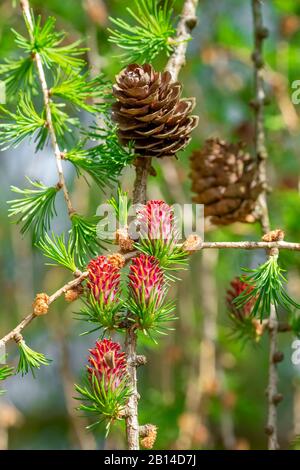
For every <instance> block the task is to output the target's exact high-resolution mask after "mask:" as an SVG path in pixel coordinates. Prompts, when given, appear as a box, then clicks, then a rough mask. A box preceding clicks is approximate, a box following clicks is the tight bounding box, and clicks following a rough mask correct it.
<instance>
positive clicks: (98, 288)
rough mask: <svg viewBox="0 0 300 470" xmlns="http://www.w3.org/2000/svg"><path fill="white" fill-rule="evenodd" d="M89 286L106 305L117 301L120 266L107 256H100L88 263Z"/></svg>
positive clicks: (97, 298) (95, 296)
mask: <svg viewBox="0 0 300 470" xmlns="http://www.w3.org/2000/svg"><path fill="white" fill-rule="evenodd" d="M88 271H89V282H88V288H89V289H90V291H91V292H92V294H93V296H94V298H95V299H96V300H98V301H100V302H103V304H104V305H108V304H110V303H113V302H116V301H117V300H118V294H119V293H120V272H119V268H118V267H117V266H115V265H114V264H112V263H111V262H110V261H109V260H108V259H107V258H106V257H105V256H98V257H97V258H95V259H93V260H92V261H91V262H90V263H89V265H88Z"/></svg>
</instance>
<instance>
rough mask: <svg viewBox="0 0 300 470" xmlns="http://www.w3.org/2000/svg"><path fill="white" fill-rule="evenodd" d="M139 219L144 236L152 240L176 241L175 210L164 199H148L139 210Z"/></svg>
mask: <svg viewBox="0 0 300 470" xmlns="http://www.w3.org/2000/svg"><path fill="white" fill-rule="evenodd" d="M137 220H138V222H139V224H140V233H141V236H142V237H147V238H149V239H150V240H164V241H171V240H174V242H175V241H176V232H175V227H174V212H173V209H172V207H171V206H169V205H168V204H167V203H165V202H164V201H161V200H151V201H148V202H147V203H146V204H145V205H144V206H143V207H142V208H141V209H140V210H139V211H138V215H137Z"/></svg>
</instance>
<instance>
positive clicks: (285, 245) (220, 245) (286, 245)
mask: <svg viewBox="0 0 300 470" xmlns="http://www.w3.org/2000/svg"><path fill="white" fill-rule="evenodd" d="M213 248H215V249H218V250H220V249H226V248H227V249H242V250H257V249H263V250H271V249H273V248H278V249H280V250H290V251H300V243H292V242H284V241H282V242H255V241H246V242H203V243H202V244H201V245H200V249H201V250H205V249H213Z"/></svg>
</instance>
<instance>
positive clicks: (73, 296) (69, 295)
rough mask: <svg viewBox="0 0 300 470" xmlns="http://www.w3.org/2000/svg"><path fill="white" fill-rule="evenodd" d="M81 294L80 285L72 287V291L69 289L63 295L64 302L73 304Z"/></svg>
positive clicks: (81, 288)
mask: <svg viewBox="0 0 300 470" xmlns="http://www.w3.org/2000/svg"><path fill="white" fill-rule="evenodd" d="M82 293H83V287H82V286H81V285H79V286H77V287H74V289H69V290H67V292H66V293H65V300H66V302H75V300H77V299H79V297H80V296H81V295H82Z"/></svg>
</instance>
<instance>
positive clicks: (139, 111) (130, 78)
mask: <svg viewBox="0 0 300 470" xmlns="http://www.w3.org/2000/svg"><path fill="white" fill-rule="evenodd" d="M181 90H182V86H181V84H180V83H178V82H172V77H171V74H170V73H169V72H163V73H161V72H155V70H154V69H153V67H152V66H151V65H149V64H145V65H137V64H131V65H128V67H126V69H124V70H122V72H121V73H120V74H119V75H117V77H116V84H115V85H114V87H113V94H114V96H115V98H116V100H117V102H116V103H115V104H113V107H112V116H113V119H114V121H115V122H116V123H117V124H118V126H119V131H118V133H119V139H120V142H121V143H123V144H128V142H130V141H134V146H135V152H136V154H137V155H140V156H142V157H171V156H175V155H176V153H177V152H178V151H179V150H182V149H183V148H184V147H185V146H186V145H187V144H188V143H189V141H190V139H191V132H192V130H193V129H194V128H195V127H196V126H197V124H198V117H197V116H191V115H190V114H191V111H192V110H193V108H194V106H195V99H194V98H188V99H180V95H181Z"/></svg>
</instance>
